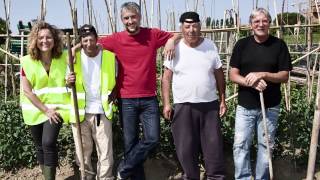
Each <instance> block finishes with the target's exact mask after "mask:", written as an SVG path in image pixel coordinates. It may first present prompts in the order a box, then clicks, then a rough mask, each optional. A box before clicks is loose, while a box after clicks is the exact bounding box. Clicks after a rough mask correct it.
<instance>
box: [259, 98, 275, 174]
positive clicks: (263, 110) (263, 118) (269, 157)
mask: <svg viewBox="0 0 320 180" xmlns="http://www.w3.org/2000/svg"><path fill="white" fill-rule="evenodd" d="M259 95H260V103H261V111H262V120H263V126H264V134H265V137H266V138H265V139H266V145H267V153H268V160H269V175H270V180H273V168H272V153H271V150H270V143H269V133H268V126H267V117H266V109H265V107H264V99H263V92H259Z"/></svg>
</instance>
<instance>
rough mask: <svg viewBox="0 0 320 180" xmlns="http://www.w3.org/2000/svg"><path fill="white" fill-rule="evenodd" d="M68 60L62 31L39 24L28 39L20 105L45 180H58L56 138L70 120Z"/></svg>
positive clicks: (24, 58)
mask: <svg viewBox="0 0 320 180" xmlns="http://www.w3.org/2000/svg"><path fill="white" fill-rule="evenodd" d="M66 60H67V56H66V53H64V52H63V43H62V32H61V31H60V30H58V29H57V28H56V27H55V26H52V25H50V24H48V23H46V22H43V21H39V22H37V23H36V24H35V25H34V27H33V28H32V30H31V32H30V35H29V38H28V55H26V56H24V57H22V59H21V65H22V68H21V92H20V98H21V99H20V102H21V107H22V113H23V119H24V122H25V123H26V124H27V125H30V129H31V134H32V137H33V141H34V143H35V146H36V154H37V160H38V162H39V164H40V167H41V170H42V173H43V175H44V177H45V179H46V180H49V179H50V180H51V179H55V174H56V167H57V165H58V149H57V138H58V134H59V131H60V128H61V126H62V123H63V122H67V121H68V119H69V110H70V108H69V103H70V102H69V100H70V95H69V93H68V91H67V89H66V87H65V74H66V69H67V61H66Z"/></svg>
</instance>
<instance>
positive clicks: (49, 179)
mask: <svg viewBox="0 0 320 180" xmlns="http://www.w3.org/2000/svg"><path fill="white" fill-rule="evenodd" d="M43 176H44V179H45V180H55V179H56V167H50V166H43Z"/></svg>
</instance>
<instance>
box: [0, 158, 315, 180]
mask: <svg viewBox="0 0 320 180" xmlns="http://www.w3.org/2000/svg"><path fill="white" fill-rule="evenodd" d="M226 162H227V179H233V173H234V171H233V168H234V166H233V162H232V159H231V158H227V160H226ZM273 164H274V174H275V180H301V179H304V177H305V175H306V167H300V168H296V169H295V168H294V165H293V164H292V163H291V162H290V161H287V160H274V162H273ZM317 169H318V171H317V173H316V179H319V180H320V170H319V169H320V168H319V167H317ZM145 172H146V179H147V180H178V179H181V171H180V170H179V168H178V165H177V164H176V162H174V161H172V160H168V159H156V158H154V159H148V160H147V161H146V162H145ZM202 176H203V172H202ZM0 179H1V180H42V179H43V178H42V175H41V171H40V168H39V167H38V166H37V167H35V168H33V169H20V170H19V171H17V172H16V173H13V172H0ZM56 179H57V180H76V179H77V178H75V175H74V171H73V167H72V166H71V165H68V164H66V165H62V166H60V168H59V169H58V171H57V178H56Z"/></svg>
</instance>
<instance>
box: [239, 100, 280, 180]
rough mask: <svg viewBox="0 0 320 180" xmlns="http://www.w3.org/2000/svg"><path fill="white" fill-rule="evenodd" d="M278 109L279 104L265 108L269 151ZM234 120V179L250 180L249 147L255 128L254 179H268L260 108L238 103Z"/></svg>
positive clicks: (275, 126) (273, 136) (273, 137)
mask: <svg viewBox="0 0 320 180" xmlns="http://www.w3.org/2000/svg"><path fill="white" fill-rule="evenodd" d="M279 110H280V106H279V105H277V106H275V107H271V108H266V116H267V128H268V133H269V143H270V150H271V152H272V150H273V146H274V142H275V133H276V129H277V123H278V117H279ZM235 121H236V122H235V136H234V144H233V157H234V165H235V179H236V180H237V179H241V180H251V176H252V173H251V164H250V162H251V161H250V147H251V144H252V139H253V137H254V131H255V129H256V131H257V138H258V152H257V162H256V171H255V178H254V179H255V180H260V179H264V180H268V179H269V163H268V153H267V146H266V140H265V135H264V134H265V133H264V125H263V120H262V111H261V109H260V108H259V109H246V108H244V107H242V106H239V105H238V106H237V109H236V120H235Z"/></svg>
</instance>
